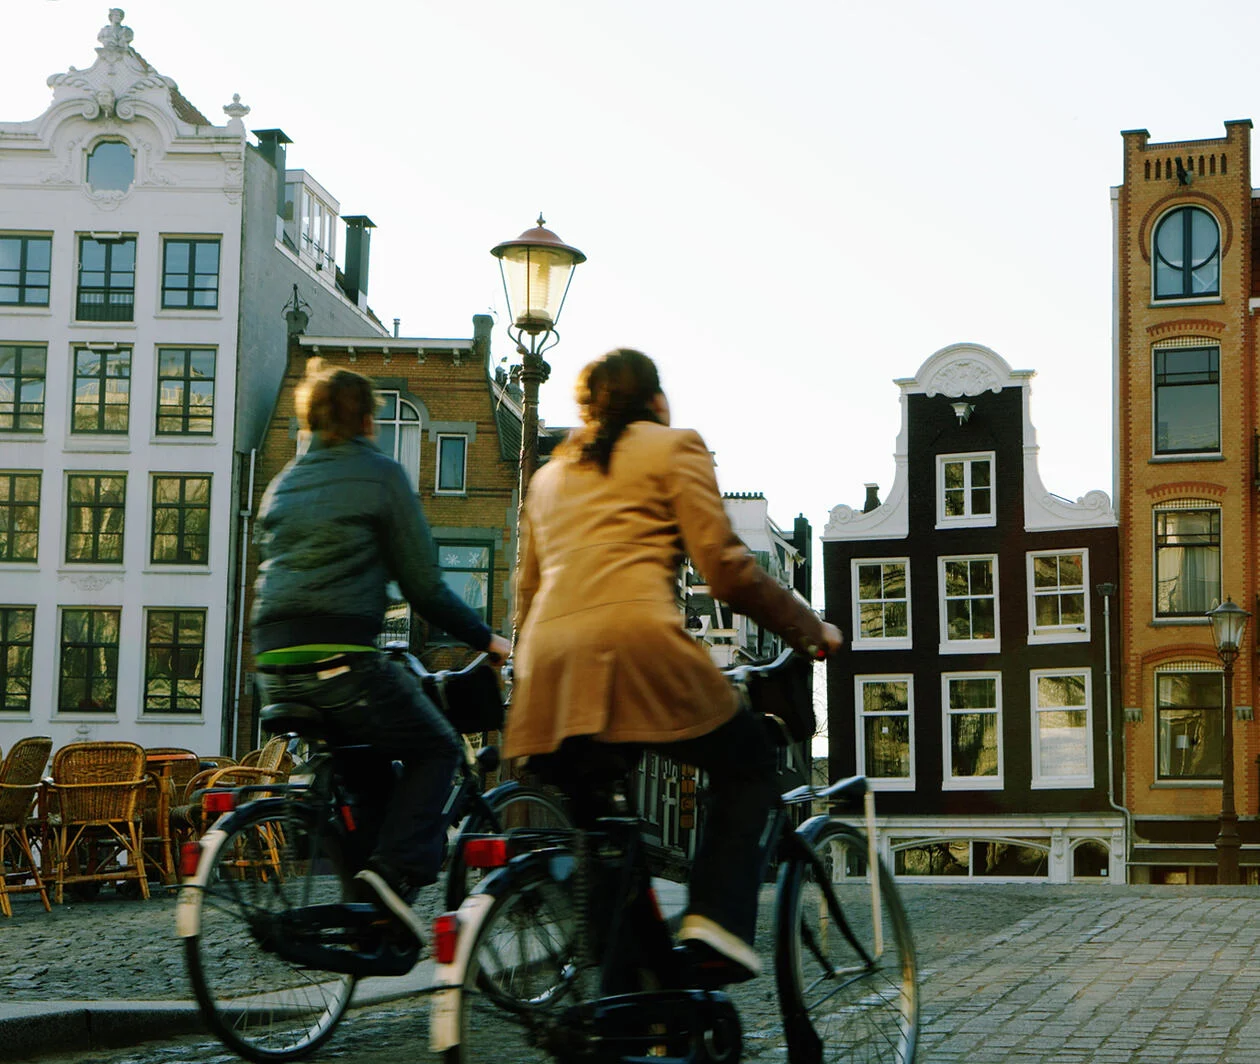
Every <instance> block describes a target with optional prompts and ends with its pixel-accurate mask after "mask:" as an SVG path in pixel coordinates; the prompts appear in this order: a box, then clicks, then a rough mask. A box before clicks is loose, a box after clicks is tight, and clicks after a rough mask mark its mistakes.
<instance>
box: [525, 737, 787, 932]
mask: <svg viewBox="0 0 1260 1064" xmlns="http://www.w3.org/2000/svg"><path fill="white" fill-rule="evenodd" d="M601 748H602V751H603V753H602V754H601ZM641 749H649V750H654V751H656V752H658V753H660V754H664V755H665V756H667V757H672V758H673V759H674V760H676V761H681V762H683V763H684V764H688V765H695V766H696V767H697V768H700V769H703V770H704V771H705V772H706V773H707V774H708V777H709V787H708V796H707V800H706V806H705V822H704V831H703V832H702V834H701V837H700V846H699V848H698V849H697V850H696V856H695V860H694V862H693V863H692V866H691V881H690V898H689V901H688V905H687V911H688V912H690V913H694V914H695V915H697V916H704V917H707V918H708V919H710V920H712V921H714V923H717V924H719V925H721V926H722V927H723V928H725V929H726V930H727V931H730V932H731V933H732V934H735V935H738V936H739V937H740V938H742V939H743V940H744V941H745V942H747V943H748V944H749V945H750V946H751V945H752V944H753V939H754V937H755V935H756V931H757V894H758V891H759V889H760V887H761V876H762V871H763V869H764V867H765V854H764V852H763V850H764V838H763V837H764V834H765V831H766V826H767V821H768V818H769V813H770V810H771V808H772V807H773V805H774V801H775V798H776V797H777V796H778V785H777V783H778V781H777V775H776V770H775V751H774V745H773V743H772V742H771V741H770V740H769V737H768V736H767V733H766V729H765V725H764V722H763V720H762V718H760V717H758V716H756V715H755V714H752V713H736V714H735V716H734V717H732V718H731V719H730V720H729V721H727V722H726V723H725V724H723V725H722V726H721V727H719V728H716V729H714V730H713V731H711V732H709V733H708V734H706V735H701V736H697V737H696V738H694V739H684V740H682V741H680V742H674V743H660V744H651V745H648V746H646V747H643V748H640V747H638V746H629V745H626V746H622V745H616V746H613V745H610V744H606V743H599V742H596V741H594V740H593V739H591V738H589V737H587V736H581V737H578V738H574V739H567V740H565V742H564V744H563V745H562V746H561V748H560V750H559V751H558V752H557V753H556V754H553V755H547V756H546V757H545V758H541V759H539V758H531V759H530V764H531V765H534V764H535V763H536V762H541V764H540V765H539V766H538V767H539V769H540V772H541V774H543V775H544V776H545V777H546V778H548V779H549V780H551V781H552V782H554V783H555V784H556V785H557V786H558V787H560V788H561V789H562V790H564V791H565V792H566V793H567V794H568V795H569V796H570V798H571V799H572V800H573V805H574V810H575V815H576V817H577V819H578V822H579V825H580V826H583V827H589V826H590V825H591V822H593V821H594V819H595V818H596V817H599V816H603V815H606V814H607V813H608V812H609V811H610V805H609V799H610V793H609V786H610V781H611V779H612V777H613V776H614V775H616V774H618V772H617V769H616V768H615V767H614V768H610V766H609V756H610V755H611V756H612V757H613V758H614V759H616V758H618V757H620V760H621V761H622V767H623V768H624V767H628V766H630V765H633V763H634V761H635V760H636V759H637V757H638V755H639V753H640V751H641Z"/></svg>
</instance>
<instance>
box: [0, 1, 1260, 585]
mask: <svg viewBox="0 0 1260 1064" xmlns="http://www.w3.org/2000/svg"><path fill="white" fill-rule="evenodd" d="M108 6H109V5H108V3H107V2H98V0H91V2H88V0H7V3H6V4H5V5H4V20H5V33H4V35H5V38H6V45H7V47H6V49H5V61H4V63H3V64H2V65H0V121H21V120H26V119H30V118H34V117H36V116H37V115H38V114H40V113H41V112H42V111H43V110H44V109H45V107H46V106H47V104H48V102H49V101H50V99H51V96H50V93H49V90H48V88H47V87H46V85H45V79H46V78H47V77H48V75H50V74H53V73H58V72H61V71H64V70H65V69H67V67H69V66H71V65H74V66H77V67H80V68H83V67H87V66H89V65H90V64H91V63H92V62H93V60H94V59H95V52H94V51H93V49H94V47H95V46H96V33H97V31H98V29H99V28H100V27H101V26H103V25H104V24H105V23H106V16H107V11H108ZM124 7H125V10H126V18H125V22H126V24H127V25H129V26H130V27H131V28H132V29H133V30H134V32H135V40H134V42H133V44H134V46H135V48H136V49H137V50H138V51H139V52H140V53H141V54H142V55H144V56H145V58H146V59H148V60H149V62H150V63H152V64H153V65H154V66H155V67H157V69H158V70H159V71H161V72H162V73H163V74H166V75H168V76H169V77H172V78H174V79H175V80H176V81H177V82H178V83H179V86H180V89H181V91H182V92H183V93H184V95H185V96H187V97H188V98H189V99H190V100H191V101H192V102H193V103H194V104H195V105H196V106H197V107H199V108H200V109H201V110H202V111H203V112H204V113H205V114H206V115H208V116H210V117H211V119H212V120H213V121H215V122H216V123H222V122H225V121H226V116H224V115H223V113H222V111H221V107H222V105H223V104H226V103H228V102H229V101H230V100H231V97H232V94H233V93H234V92H235V93H240V94H241V100H242V102H243V103H246V104H248V105H249V106H250V107H251V108H252V109H253V110H252V113H251V114H250V115H248V116H247V118H246V120H245V124H246V128H247V129H251V130H252V129H266V128H271V127H280V128H282V129H283V130H284V131H285V132H286V133H287V134H288V135H289V136H290V137H291V138H292V140H293V142H294V143H293V144H291V145H290V148H289V165H290V167H293V168H302V169H305V170H307V171H309V172H310V173H311V174H312V175H313V176H314V177H315V178H316V180H318V181H319V182H320V183H321V184H323V185H324V187H325V188H327V189H328V190H329V192H331V193H332V194H333V195H334V196H335V197H337V198H338V199H339V200H340V202H341V207H342V212H343V214H367V215H369V216H370V217H371V218H372V219H373V221H375V222H376V224H377V226H378V228H377V229H376V230H375V232H374V234H373V243H372V265H371V279H370V293H369V302H370V303H371V305H372V307H373V309H374V310H375V311H376V313H377V314H378V316H379V317H380V318H381V320H382V321H384V322H386V323H389V322H390V321H391V320H392V319H393V318H395V317H398V318H401V319H402V333H403V335H406V336H470V335H471V327H472V326H471V318H472V315H473V314H476V313H480V312H485V311H487V310H492V311H493V312H494V313H496V314H497V315H498V318H499V321H500V323H502V321H503V320H504V317H505V315H504V313H503V295H502V287H501V283H500V280H499V274H498V267H497V264H496V262H495V260H494V259H493V258H492V257H491V256H490V254H489V249H490V247H492V246H493V245H494V244H496V243H498V242H499V241H501V240H505V239H508V238H510V237H514V236H516V235H517V234H518V233H519V232H521V231H522V230H524V229H526V228H529V227H530V226H531V225H532V224H533V221H534V219H535V218H536V217H537V215H538V213H539V211H540V210H541V211H542V212H543V214H544V215H545V217H546V219H547V223H548V227H549V228H552V229H553V230H554V231H555V232H556V233H558V234H559V235H560V236H561V237H562V238H563V239H564V240H565V241H567V242H568V243H570V244H574V245H576V246H577V247H579V248H581V249H582V250H583V251H584V252H586V254H587V256H588V261H587V262H586V264H585V265H583V266H581V267H579V268H578V270H577V272H576V274H575V276H574V280H573V285H572V288H571V289H570V292H569V302H568V304H567V305H566V307H565V309H564V314H563V316H562V318H561V321H560V326H561V333H562V340H561V342H560V344H559V346H558V347H556V348H555V350H554V351H553V352H552V353H551V354H550V355H549V359H550V361H551V363H552V366H553V373H552V378H551V381H550V382H548V384H546V385H545V386H544V388H543V393H542V403H541V406H542V414H543V417H544V418H545V419H546V420H547V421H548V422H550V423H552V424H571V423H572V421H573V419H574V417H575V412H574V406H573V402H572V398H571V394H572V383H573V380H574V377H575V375H576V373H577V370H578V369H579V367H580V366H581V365H582V364H583V363H584V362H586V361H587V360H589V359H590V358H593V357H595V356H597V355H599V354H601V353H602V352H604V351H605V350H607V349H609V348H611V347H615V346H633V347H639V348H642V349H643V350H645V351H647V352H648V353H649V354H651V355H652V356H653V357H654V358H655V359H656V360H657V362H658V364H659V365H660V367H661V371H662V376H663V379H664V383H665V387H666V390H667V392H668V393H669V397H670V401H671V404H672V406H673V410H674V422H675V424H680V425H688V426H691V427H694V428H696V429H698V430H699V431H700V432H701V433H702V434H703V435H704V437H705V439H706V440H707V442H708V444H709V447H710V448H711V449H712V450H714V451H715V452H716V454H717V461H718V477H719V481H720V483H721V485H722V488H723V489H724V490H726V491H762V492H764V493H765V494H766V496H767V497H768V499H769V503H770V513H771V516H772V517H773V518H774V519H775V520H776V521H778V522H779V523H780V524H781V525H784V526H785V527H788V528H790V527H791V522H792V518H793V517H794V516H795V515H796V514H797V513H804V514H805V515H806V516H807V517H808V518H809V519H810V521H811V522H813V524H814V527H815V531H816V532H819V533H820V532H821V531H822V528H823V525H824V524H825V523H826V520H827V513H828V511H829V509H830V508H831V507H832V506H834V505H836V504H837V503H848V504H850V505H859V504H860V503H861V501H862V498H863V489H862V485H863V483H864V482H866V481H876V482H878V483H879V485H880V489H881V496H882V497H886V496H887V493H888V489H889V488H890V486H891V481H892V470H893V460H892V453H893V449H894V445H895V439H896V435H897V431H898V426H899V418H900V413H899V408H898V402H897V396H898V392H897V388H896V387H895V386H894V385H893V383H892V381H893V379H894V378H897V377H908V376H911V375H912V374H913V373H914V372H915V371H916V370H917V369H918V367H919V366H920V365H921V364H922V363H923V362H924V361H925V360H926V359H927V358H928V357H929V356H930V355H931V354H932V353H933V352H934V351H936V350H938V349H939V348H941V347H944V346H946V345H948V344H952V343H956V342H959V341H972V342H977V343H981V344H984V345H986V346H988V347H991V348H993V349H994V350H996V351H997V352H998V354H1000V355H1002V356H1003V357H1004V358H1005V359H1006V360H1007V361H1008V362H1009V363H1010V364H1011V365H1012V366H1013V367H1014V368H1016V369H1033V370H1036V371H1037V377H1036V379H1035V381H1034V382H1033V406H1032V417H1033V421H1034V424H1035V425H1036V426H1037V429H1038V442H1039V443H1040V444H1041V471H1042V477H1043V479H1044V481H1045V484H1046V486H1047V488H1049V489H1050V490H1051V491H1053V492H1056V493H1057V494H1060V495H1064V496H1067V497H1069V498H1076V497H1078V496H1080V495H1083V494H1084V493H1085V492H1086V491H1088V490H1090V489H1093V488H1101V489H1103V490H1106V491H1108V492H1110V491H1111V486H1112V479H1111V466H1112V461H1111V454H1110V449H1111V395H1110V390H1111V378H1110V373H1111V370H1110V366H1111V344H1112V336H1111V299H1112V281H1111V270H1112V233H1111V216H1110V205H1109V204H1110V201H1109V189H1110V186H1112V185H1114V184H1116V183H1118V182H1119V180H1120V178H1121V139H1120V131H1121V130H1123V129H1130V128H1146V129H1148V130H1150V132H1151V136H1152V139H1153V140H1155V141H1166V140H1178V139H1198V138H1205V137H1219V136H1222V135H1223V133H1224V127H1223V123H1224V122H1225V121H1226V120H1229V119H1243V118H1251V117H1254V116H1256V114H1257V111H1258V110H1260V107H1258V105H1257V104H1258V100H1260V67H1258V66H1257V63H1256V61H1255V55H1254V42H1255V41H1256V40H1257V39H1260V5H1257V4H1255V3H1254V2H1231V3H1213V4H1201V5H1190V6H1187V5H1186V4H1184V3H1181V2H1178V3H1173V2H1169V0H1142V2H1136V0H1123V2H1106V0H1084V2H1082V0H1061V2H1060V3H1058V4H1055V5H1035V6H1034V5H1032V4H1024V3H1018V2H1011V0H1002V2H993V3H987V2H968V0H957V2H952V3H928V2H923V0H909V2H885V3H878V2H876V3H862V4H859V3H853V2H847V0H832V2H826V0H777V2H776V3H772V4H770V3H760V4H752V3H747V2H743V0H616V2H613V0H530V2H528V3H522V2H520V0H455V2H453V0H405V2H404V0H358V2H357V3H353V4H345V3H331V2H326V0H302V2H300V3H281V2H279V0H254V2H253V3H250V4H221V3H194V2H191V0H133V2H132V3H129V4H125V5H124ZM1174 45H1175V47H1174ZM276 312H277V314H278V313H279V312H280V308H279V307H277V308H276ZM494 342H495V350H496V357H498V356H500V355H507V354H510V353H511V351H512V348H511V345H510V343H509V341H508V340H507V337H506V335H505V334H504V332H503V330H502V327H501V325H500V328H499V329H498V330H497V331H496V333H495V341H494ZM819 568H821V566H820V567H819ZM820 590H821V589H820ZM817 604H818V605H821V596H819V598H818V602H817Z"/></svg>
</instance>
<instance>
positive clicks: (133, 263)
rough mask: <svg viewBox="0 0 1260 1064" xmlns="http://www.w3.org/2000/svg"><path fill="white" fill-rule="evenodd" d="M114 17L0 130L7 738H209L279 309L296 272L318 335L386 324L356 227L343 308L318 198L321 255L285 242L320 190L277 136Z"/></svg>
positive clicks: (226, 686)
mask: <svg viewBox="0 0 1260 1064" xmlns="http://www.w3.org/2000/svg"><path fill="white" fill-rule="evenodd" d="M122 18H123V12H122V11H121V10H119V9H117V8H115V9H112V10H111V11H110V13H109V25H107V26H106V27H104V28H103V29H102V30H101V31H100V34H99V36H98V40H99V41H100V47H98V48H97V49H96V52H97V59H96V62H95V63H93V64H92V65H91V66H90V67H89V68H87V69H85V70H76V69H75V68H74V67H70V68H69V70H68V71H67V72H66V73H64V74H57V75H54V76H52V77H51V78H49V81H48V83H49V86H50V87H51V88H52V90H53V101H52V103H51V105H50V106H49V107H48V109H47V110H46V111H45V112H44V113H43V114H42V115H40V116H39V117H38V118H35V119H33V120H31V121H27V122H11V123H0V747H3V748H4V749H7V748H8V747H9V746H10V745H11V744H12V743H13V742H14V741H15V740H16V739H18V738H20V737H21V736H23V735H30V734H50V735H52V736H53V739H54V741H55V743H56V745H61V744H63V743H65V742H68V741H71V740H74V739H107V738H108V739H130V740H133V741H136V742H139V743H141V744H142V745H144V746H184V747H189V748H192V749H194V750H196V751H198V752H201V753H211V752H214V751H217V750H219V749H221V748H222V747H224V746H225V745H226V744H227V743H228V742H229V740H230V736H229V735H225V729H224V721H225V719H226V718H225V714H224V709H225V707H230V706H231V705H232V704H233V702H234V700H235V697H236V684H237V682H238V680H237V677H236V672H237V670H236V669H235V668H232V667H229V663H230V662H232V660H233V647H232V646H231V642H232V640H233V639H234V625H233V622H234V619H235V618H234V611H235V610H236V608H237V603H238V601H239V599H238V592H239V588H238V587H237V584H238V581H239V574H238V569H237V554H238V551H239V544H240V538H241V535H242V532H243V529H244V525H245V522H244V521H241V520H238V499H239V498H241V494H242V487H243V485H242V484H241V483H240V480H241V479H242V477H243V476H246V477H247V476H248V471H249V470H250V469H251V468H252V464H251V462H250V459H249V456H250V452H251V449H252V448H253V447H255V446H256V445H257V443H258V440H259V437H260V434H261V431H262V428H263V423H264V421H265V418H266V415H267V413H268V412H269V411H270V407H271V403H272V400H273V398H274V395H275V391H276V388H277V387H278V385H279V381H280V378H281V375H282V373H283V367H284V362H285V353H286V352H285V347H286V329H285V320H284V317H283V314H282V310H283V306H284V301H285V299H286V298H288V297H289V296H290V295H292V294H293V292H294V291H295V290H294V285H300V298H301V299H302V302H303V304H304V310H305V311H306V313H307V314H308V316H309V318H310V320H311V326H312V328H317V329H318V330H319V331H320V332H322V333H324V334H336V335H360V336H362V335H378V336H379V335H382V334H383V333H384V331H385V330H384V329H383V328H382V327H381V326H380V324H379V322H377V321H376V320H375V318H374V317H373V316H371V314H370V312H369V311H367V309H366V301H365V298H364V296H365V293H366V264H367V257H366V252H367V247H366V242H367V228H368V227H369V226H370V225H371V223H370V222H368V221H367V219H366V218H362V219H359V220H358V222H359V225H358V226H357V231H356V230H355V229H352V237H351V241H350V243H351V244H353V245H354V252H355V254H356V256H357V257H356V262H355V272H354V278H355V283H354V285H353V286H352V287H353V290H352V291H351V294H350V295H351V297H347V294H346V289H347V288H350V287H351V286H349V285H347V284H345V283H344V279H343V278H342V277H341V275H340V274H339V271H337V270H336V267H335V263H334V262H333V260H332V255H333V253H334V249H333V248H332V247H331V246H327V245H330V244H331V243H332V241H334V240H335V235H334V236H329V235H328V234H335V228H334V225H335V222H336V201H335V200H332V199H331V197H330V196H328V195H327V194H326V193H322V190H319V191H320V193H322V195H321V196H320V197H318V202H319V208H320V213H319V223H318V224H319V225H320V227H321V230H320V231H321V232H322V233H323V234H324V235H323V236H322V238H321V239H322V240H323V242H324V246H322V247H321V248H314V247H312V246H309V245H308V246H302V239H301V238H302V235H303V234H302V231H301V226H302V222H303V213H302V212H303V211H305V219H306V220H307V221H308V225H307V232H308V233H309V232H310V230H311V225H310V224H309V219H310V218H311V216H312V215H314V214H315V213H316V212H315V211H314V209H313V208H314V205H315V203H316V202H317V197H314V196H312V197H311V198H310V199H309V200H308V199H307V198H306V197H305V196H303V195H302V193H303V192H304V191H305V190H306V189H307V187H308V186H312V187H313V188H315V189H317V188H318V186H317V185H316V184H315V183H314V182H313V181H312V180H311V179H309V178H308V177H306V175H305V174H304V173H303V172H302V171H292V172H288V173H285V171H284V156H283V152H284V147H283V145H284V144H285V143H286V142H287V139H288V138H286V137H285V136H284V134H283V133H280V131H278V130H272V131H265V133H264V134H260V140H261V141H262V150H261V151H260V150H259V149H258V148H255V147H252V146H251V145H250V144H249V143H248V139H247V135H246V131H245V127H244V125H243V123H242V119H243V118H244V116H245V115H246V114H247V113H248V111H249V108H248V107H245V106H244V105H242V104H241V103H240V99H239V97H233V102H232V103H230V104H228V105H227V106H225V107H223V112H224V113H225V114H226V115H227V116H228V120H227V122H226V123H225V124H224V125H222V126H216V125H214V124H212V123H211V122H210V120H209V119H207V118H206V117H205V116H204V115H203V114H202V113H201V112H199V111H198V110H197V109H196V108H195V107H194V106H193V105H192V104H191V103H189V102H188V100H186V99H185V98H184V97H183V96H182V95H181V94H180V92H179V89H178V88H177V86H176V84H175V82H174V81H173V80H171V79H170V78H168V77H165V76H164V75H162V74H160V73H158V72H157V70H155V69H154V68H153V67H152V66H151V65H150V64H149V63H148V62H147V61H146V60H145V59H143V58H142V57H141V56H140V55H139V54H138V53H137V52H136V51H135V50H134V49H133V48H132V47H131V40H132V31H131V30H130V29H129V28H128V27H126V26H124V25H123V24H122ZM281 173H284V174H285V176H284V179H283V180H282V179H281V178H280V176H279V175H280V174H281ZM286 190H288V193H289V195H292V196H295V197H300V198H301V202H302V206H301V207H299V208H297V210H296V211H290V212H289V213H290V215H294V214H296V217H297V219H298V221H297V223H296V224H295V225H294V226H293V227H294V235H293V237H289V238H288V239H286V235H287V234H286V233H285V232H284V229H285V224H284V220H283V214H284V212H285V207H284V204H285V198H286V195H285V193H286ZM294 238H296V239H294ZM292 244H296V245H298V246H295V247H290V245H292ZM347 272H350V271H349V270H348V271H347ZM360 282H361V283H360ZM242 293H246V294H245V295H242ZM242 471H244V472H242ZM247 497H248V496H246V498H247Z"/></svg>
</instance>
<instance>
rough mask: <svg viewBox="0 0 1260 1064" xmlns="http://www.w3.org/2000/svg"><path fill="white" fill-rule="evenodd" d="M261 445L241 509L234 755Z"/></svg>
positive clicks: (230, 722) (253, 454) (229, 738)
mask: <svg viewBox="0 0 1260 1064" xmlns="http://www.w3.org/2000/svg"><path fill="white" fill-rule="evenodd" d="M257 457H258V448H257V447H251V448H250V449H249V493H248V494H247V495H246V496H245V508H244V509H243V510H242V511H241V535H240V541H241V551H240V558H241V588H240V592H239V595H238V598H237V616H236V679H235V680H234V681H233V684H232V687H233V695H232V713H231V716H229V717H228V719H227V721H226V722H225V725H224V728H223V750H224V752H225V753H227V754H230V755H231V756H233V757H234V756H236V755H235V754H233V753H232V751H233V750H235V749H236V747H235V745H234V744H235V742H236V722H237V720H239V719H240V718H239V713H240V708H241V664H242V661H241V659H242V657H243V656H244V653H245V582H246V580H247V578H248V575H249V519H250V518H251V517H252V516H253V513H254V461H255V459H256V458H257Z"/></svg>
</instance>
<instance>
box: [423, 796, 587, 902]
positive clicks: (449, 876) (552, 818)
mask: <svg viewBox="0 0 1260 1064" xmlns="http://www.w3.org/2000/svg"><path fill="white" fill-rule="evenodd" d="M483 798H484V800H485V802H486V804H487V805H488V806H489V807H490V810H491V812H493V813H494V815H495V819H496V820H497V821H498V823H497V824H495V823H493V822H492V821H490V820H489V819H487V818H486V816H485V814H484V813H483V812H481V811H480V810H477V811H474V812H473V813H471V814H469V816H468V818H467V820H465V821H464V825H463V827H462V829H461V830H460V832H459V835H458V837H457V838H456V839H455V845H454V847H453V848H452V850H451V859H450V861H449V863H448V864H447V868H446V908H447V910H448V911H450V912H453V911H454V910H456V909H458V908H459V906H460V904H461V903H462V902H463V900H464V899H465V898H466V897H468V895H469V894H471V893H472V892H473V890H474V889H475V888H476V886H477V884H478V883H480V882H481V880H482V879H483V878H484V877H485V875H486V870H485V869H481V868H469V867H468V866H467V865H466V864H464V844H465V842H466V841H467V838H468V836H469V835H485V834H490V833H493V832H503V833H506V834H508V835H510V834H511V833H512V832H513V831H515V830H519V829H550V828H572V827H573V821H572V820H571V819H570V817H569V814H568V812H567V811H566V810H565V808H564V803H563V800H562V799H561V798H559V797H557V796H555V795H552V794H550V793H548V792H547V791H544V790H541V789H539V788H537V787H531V786H529V785H527V784H523V783H516V782H511V783H505V784H503V785H502V786H499V787H496V788H495V789H494V790H492V791H490V792H489V793H488V794H486V795H484V796H483Z"/></svg>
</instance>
